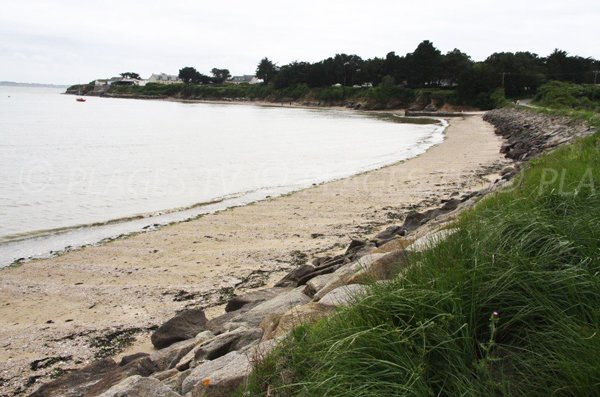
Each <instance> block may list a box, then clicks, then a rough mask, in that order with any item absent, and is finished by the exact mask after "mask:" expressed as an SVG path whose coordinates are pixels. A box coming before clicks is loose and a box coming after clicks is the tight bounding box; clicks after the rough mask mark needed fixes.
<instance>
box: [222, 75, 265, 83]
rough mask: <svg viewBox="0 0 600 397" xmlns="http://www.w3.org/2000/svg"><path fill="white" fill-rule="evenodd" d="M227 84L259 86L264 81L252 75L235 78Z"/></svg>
mask: <svg viewBox="0 0 600 397" xmlns="http://www.w3.org/2000/svg"><path fill="white" fill-rule="evenodd" d="M227 82H228V83H231V84H259V83H262V82H263V81H262V80H261V79H259V78H257V77H256V76H253V75H251V74H245V75H243V76H233V77H232V78H230V79H229V80H227Z"/></svg>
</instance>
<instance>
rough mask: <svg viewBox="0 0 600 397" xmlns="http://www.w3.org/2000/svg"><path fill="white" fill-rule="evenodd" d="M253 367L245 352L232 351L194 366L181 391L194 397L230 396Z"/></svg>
mask: <svg viewBox="0 0 600 397" xmlns="http://www.w3.org/2000/svg"><path fill="white" fill-rule="evenodd" d="M251 369H252V367H251V364H250V360H249V359H248V357H247V356H246V355H245V354H241V353H239V352H236V351H234V352H231V353H228V354H226V355H224V356H221V357H219V358H217V359H215V360H212V361H206V362H204V363H202V364H200V365H198V366H197V367H196V368H194V369H193V370H192V371H191V372H190V374H189V375H188V377H187V378H185V380H184V381H183V385H182V389H181V392H182V394H186V393H189V392H192V396H193V397H200V396H211V397H220V396H223V397H225V396H230V395H231V394H232V393H233V392H234V391H235V390H236V389H237V388H238V387H239V386H240V385H241V384H242V382H244V380H245V379H246V378H247V377H248V375H249V374H250V371H251Z"/></svg>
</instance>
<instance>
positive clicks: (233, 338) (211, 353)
mask: <svg viewBox="0 0 600 397" xmlns="http://www.w3.org/2000/svg"><path fill="white" fill-rule="evenodd" d="M262 335H263V330H262V329H260V328H240V329H236V330H235V331H231V332H227V333H224V334H221V335H219V336H217V337H215V338H213V339H211V340H209V341H206V342H205V343H203V344H201V345H200V346H199V347H198V349H195V352H194V359H195V360H196V362H199V361H202V360H214V359H217V358H219V357H222V356H224V355H226V354H228V353H230V352H232V351H234V350H241V349H243V348H245V347H247V346H248V345H250V344H252V343H254V342H258V341H260V339H261V338H262Z"/></svg>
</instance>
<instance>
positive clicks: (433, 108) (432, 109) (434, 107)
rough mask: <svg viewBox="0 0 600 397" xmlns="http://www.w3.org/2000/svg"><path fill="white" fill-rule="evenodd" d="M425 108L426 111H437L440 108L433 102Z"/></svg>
mask: <svg viewBox="0 0 600 397" xmlns="http://www.w3.org/2000/svg"><path fill="white" fill-rule="evenodd" d="M423 110H424V111H426V112H437V110H438V108H437V107H436V106H435V105H434V104H433V103H430V104H429V105H427V106H425V108H424V109H423Z"/></svg>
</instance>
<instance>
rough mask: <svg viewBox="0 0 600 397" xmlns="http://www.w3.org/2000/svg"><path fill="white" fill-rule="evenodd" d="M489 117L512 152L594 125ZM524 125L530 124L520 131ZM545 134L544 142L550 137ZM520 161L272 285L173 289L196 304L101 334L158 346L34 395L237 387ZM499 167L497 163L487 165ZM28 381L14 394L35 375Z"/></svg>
mask: <svg viewBox="0 0 600 397" xmlns="http://www.w3.org/2000/svg"><path fill="white" fill-rule="evenodd" d="M486 119H488V120H489V121H490V122H491V123H492V124H494V125H495V127H496V131H497V133H499V134H501V135H502V136H505V137H506V142H507V143H509V144H510V145H512V146H511V148H516V147H518V148H524V149H525V152H524V153H527V154H528V155H527V156H526V157H523V156H522V155H521V156H520V157H519V156H513V157H511V156H510V155H509V153H512V154H516V152H515V151H512V152H511V150H510V149H509V150H506V149H503V150H506V152H505V153H506V156H507V157H509V158H513V159H518V160H526V159H529V158H530V157H531V156H535V155H536V154H538V153H540V152H542V151H544V150H549V149H551V148H552V147H554V146H556V145H552V144H548V142H558V143H557V144H563V143H565V142H568V141H569V140H571V139H572V138H573V137H576V136H581V135H585V134H588V133H591V130H589V129H588V130H585V126H584V125H577V126H565V125H563V127H564V128H556V129H555V130H553V134H548V129H547V128H548V126H550V125H557V123H560V121H556V118H551V117H549V116H540V115H538V114H536V113H531V112H523V111H520V110H513V109H501V110H497V111H493V112H490V113H488V114H487V115H486ZM516 130H518V131H521V132H520V133H519V134H515V133H511V131H516ZM552 139H554V140H552ZM540 142H544V143H543V145H542V144H541V143H540ZM505 145H506V144H505ZM540 145H542V146H540ZM544 145H545V146H544ZM518 167H519V163H518V162H517V163H514V165H513V166H509V167H504V168H503V169H502V171H501V172H500V174H501V177H499V178H498V179H497V180H496V181H495V182H494V183H493V184H492V185H491V186H490V187H488V188H486V189H484V190H480V191H467V192H464V193H462V194H460V193H456V194H453V195H451V196H448V197H444V198H443V199H444V202H443V203H442V205H438V206H435V207H433V208H432V207H431V204H432V203H431V202H428V203H423V205H422V206H421V208H425V209H422V210H420V211H419V212H416V211H410V209H407V210H406V211H405V212H404V214H403V215H401V218H400V219H401V220H402V221H403V222H402V223H401V224H399V225H397V226H391V227H387V228H386V229H385V230H383V231H382V232H380V233H378V234H376V235H375V236H374V237H372V238H356V236H355V237H354V239H353V240H352V242H351V243H350V245H349V246H348V247H346V250H345V252H344V253H342V254H340V255H334V256H322V255H318V256H316V257H312V258H310V257H309V255H310V254H308V255H307V254H306V253H304V252H301V251H298V252H297V253H296V254H294V255H293V256H294V264H293V265H294V266H293V269H292V270H291V271H289V272H288V274H287V275H285V277H283V278H281V280H280V281H279V282H278V283H276V285H275V286H274V287H272V288H266V289H262V290H252V289H253V288H256V287H260V286H261V284H262V285H264V283H263V282H264V279H265V278H268V276H269V275H268V274H265V273H264V272H263V271H261V270H257V271H256V272H255V273H250V275H249V276H248V277H245V278H244V280H243V284H242V285H240V287H241V288H236V291H240V290H241V291H244V290H246V291H251V292H248V293H246V294H244V293H242V294H241V295H238V294H235V295H234V294H233V292H234V290H233V288H230V289H225V290H215V291H212V292H210V293H208V292H207V293H206V294H200V295H197V294H194V293H192V294H190V293H189V292H188V291H183V290H182V291H173V299H181V300H182V301H186V303H187V302H189V305H187V304H186V308H185V309H183V310H182V311H180V312H179V313H177V315H175V317H173V318H171V319H170V320H168V321H167V322H165V323H164V324H162V325H161V326H160V327H158V329H154V328H155V327H146V328H144V327H139V328H137V329H132V330H122V331H120V332H117V333H116V334H113V335H110V334H109V335H103V336H100V335H98V336H97V339H98V340H99V341H100V342H99V343H98V344H99V345H103V346H101V347H100V348H99V351H102V349H106V351H108V352H109V353H114V352H115V351H117V350H118V349H119V348H120V347H122V345H124V344H126V343H127V342H128V338H130V337H131V335H132V334H134V333H136V332H152V331H153V333H152V342H153V344H154V346H155V347H156V348H157V349H158V350H156V351H155V352H152V353H149V354H148V353H138V354H133V355H129V356H126V357H123V358H122V359H121V360H120V362H119V363H117V362H116V361H115V360H114V359H112V358H104V359H101V360H99V361H96V362H94V363H92V364H90V365H88V366H86V367H84V368H83V369H79V370H75V371H72V372H69V373H67V374H64V375H62V376H60V377H58V378H57V379H56V380H54V381H52V382H50V383H47V384H45V385H42V386H41V387H40V388H39V389H37V391H36V392H34V393H33V394H32V395H33V396H62V395H66V396H83V395H90V396H95V395H102V396H105V397H108V396H117V395H148V396H178V395H192V396H197V395H198V396H199V395H208V396H219V395H228V393H229V392H231V390H232V389H233V388H235V387H237V386H238V385H239V384H240V383H242V382H243V381H244V379H245V376H247V374H248V373H249V371H250V368H251V362H252V361H253V360H256V359H260V357H261V356H262V355H264V354H265V353H266V352H268V351H269V350H270V349H272V348H273V347H274V346H275V345H276V343H277V341H278V340H280V338H282V337H284V336H285V335H286V334H287V332H289V331H290V330H291V328H292V327H293V326H294V325H297V324H299V323H300V322H305V321H314V320H315V319H318V318H320V317H322V316H324V315H327V314H328V313H330V312H331V311H332V310H333V309H334V308H335V307H336V306H340V305H346V304H349V303H351V301H352V296H353V295H354V294H356V293H360V292H364V291H365V286H364V285H365V284H367V283H368V282H371V281H373V280H385V279H388V278H390V277H392V276H393V275H395V274H397V272H398V270H399V266H400V267H401V264H402V258H403V257H404V255H405V252H406V251H407V250H410V249H422V247H424V246H427V245H428V244H431V243H433V242H435V241H438V240H439V239H441V238H444V236H445V235H447V233H451V231H450V232H448V231H441V229H442V227H444V226H445V225H446V224H447V222H449V221H450V220H451V219H452V218H453V217H454V216H456V214H457V213H459V212H460V211H461V210H462V209H464V208H468V207H470V206H471V205H473V204H474V203H475V202H476V201H477V200H479V199H480V198H481V197H483V196H485V194H488V193H489V192H491V191H494V190H495V189H497V188H498V187H500V186H502V185H503V184H505V183H506V182H507V181H508V180H509V179H510V178H511V177H513V176H514V175H515V174H516V172H517V169H518ZM491 171H494V170H481V171H480V172H482V173H485V172H487V173H489V172H491ZM377 228H378V226H377V225H370V226H367V227H365V229H364V230H365V232H366V233H365V234H366V235H369V234H371V233H370V232H371V230H372V229H377ZM313 238H316V239H318V238H319V236H316V237H313ZM317 251H318V250H317ZM317 251H315V252H317ZM313 255H314V254H313ZM290 265H291V264H290ZM238 293H239V292H238ZM219 303H226V307H225V313H224V314H222V315H219V316H217V317H213V318H211V319H210V320H209V319H207V316H206V315H205V314H204V312H203V311H202V309H204V308H207V307H210V306H212V305H214V304H219ZM65 359H68V355H66V356H58V357H47V358H45V359H42V360H39V359H38V360H36V361H32V363H31V365H32V366H35V368H36V369H40V368H41V369H47V370H48V371H52V370H53V368H56V367H55V366H54V364H56V363H57V362H60V360H65ZM57 375H58V374H57ZM45 379H47V378H45ZM34 382H35V379H34ZM24 386H26V387H23V388H22V389H21V390H20V391H18V390H17V391H16V392H15V393H14V394H13V395H18V394H20V393H22V392H24V391H25V390H27V389H31V386H33V385H29V386H27V385H24Z"/></svg>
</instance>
